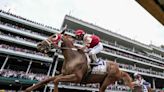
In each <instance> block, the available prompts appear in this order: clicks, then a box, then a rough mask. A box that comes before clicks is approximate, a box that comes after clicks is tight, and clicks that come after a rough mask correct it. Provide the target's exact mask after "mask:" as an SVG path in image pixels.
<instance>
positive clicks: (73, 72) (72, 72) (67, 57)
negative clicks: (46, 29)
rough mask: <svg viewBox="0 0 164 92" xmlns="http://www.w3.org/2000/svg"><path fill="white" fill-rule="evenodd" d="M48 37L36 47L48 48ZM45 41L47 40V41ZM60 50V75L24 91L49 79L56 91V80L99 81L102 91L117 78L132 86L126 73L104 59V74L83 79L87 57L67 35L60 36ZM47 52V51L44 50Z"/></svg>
mask: <svg viewBox="0 0 164 92" xmlns="http://www.w3.org/2000/svg"><path fill="white" fill-rule="evenodd" d="M52 37H53V36H51V37H49V38H48V39H47V40H46V41H42V42H41V43H40V44H39V45H38V48H39V50H42V51H44V50H45V49H46V48H47V47H48V48H49V46H50V44H48V43H51V39H52ZM47 41H49V42H48V43H47ZM58 48H60V49H61V50H62V54H63V56H64V62H63V66H62V71H61V74H60V75H57V76H55V77H50V78H48V79H46V80H43V81H41V82H39V83H37V84H35V85H34V86H31V87H29V88H27V89H26V90H25V91H26V92H29V91H32V90H34V89H37V88H38V87H41V86H43V85H45V84H47V83H49V82H50V81H54V87H55V88H54V92H58V82H72V83H85V84H86V83H99V84H100V88H99V92H104V91H105V89H106V87H107V86H108V85H110V84H112V83H114V82H115V81H117V80H120V79H123V80H124V84H125V85H127V86H129V87H130V88H132V79H131V77H130V76H129V75H128V73H125V72H123V71H121V70H120V69H119V66H118V65H117V64H116V63H115V62H112V61H106V66H107V68H106V73H105V74H90V76H89V78H88V79H85V80H83V79H84V77H85V76H86V73H87V71H88V65H87V57H86V55H85V53H84V52H83V51H82V50H78V49H77V48H76V47H75V46H74V44H73V38H72V37H70V36H67V35H63V36H62V45H61V47H58ZM45 52H47V51H45Z"/></svg>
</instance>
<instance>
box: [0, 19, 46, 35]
mask: <svg viewBox="0 0 164 92" xmlns="http://www.w3.org/2000/svg"><path fill="white" fill-rule="evenodd" d="M0 24H2V25H5V26H8V27H11V28H15V29H18V30H21V31H25V32H28V33H31V34H36V35H40V36H45V37H48V36H47V35H45V34H43V33H39V32H34V31H32V30H28V29H25V28H22V27H19V26H17V25H12V24H9V23H4V22H1V21H0Z"/></svg>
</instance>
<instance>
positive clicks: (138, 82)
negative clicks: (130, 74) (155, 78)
mask: <svg viewBox="0 0 164 92" xmlns="http://www.w3.org/2000/svg"><path fill="white" fill-rule="evenodd" d="M134 79H135V81H134V84H136V85H139V86H143V89H144V92H148V90H147V88H148V87H151V84H150V83H149V82H146V81H145V80H144V79H143V77H142V76H141V75H140V74H139V73H138V72H136V73H134Z"/></svg>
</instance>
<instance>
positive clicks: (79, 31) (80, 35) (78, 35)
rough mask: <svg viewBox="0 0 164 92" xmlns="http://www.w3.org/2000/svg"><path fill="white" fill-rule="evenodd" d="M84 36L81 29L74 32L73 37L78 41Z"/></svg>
mask: <svg viewBox="0 0 164 92" xmlns="http://www.w3.org/2000/svg"><path fill="white" fill-rule="evenodd" d="M84 34H85V31H84V30H82V29H78V30H76V31H75V37H76V38H77V39H79V40H82V39H83V36H84Z"/></svg>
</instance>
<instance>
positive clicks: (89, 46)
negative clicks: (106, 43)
mask: <svg viewBox="0 0 164 92" xmlns="http://www.w3.org/2000/svg"><path fill="white" fill-rule="evenodd" d="M75 37H76V39H77V40H82V41H83V42H84V44H85V46H84V47H82V48H81V49H82V50H84V51H85V52H87V53H88V55H89V56H90V57H91V59H92V61H93V62H92V64H93V65H94V63H95V64H96V61H97V57H96V54H98V53H99V52H100V51H102V50H103V45H102V43H101V42H100V38H99V37H98V36H96V35H91V34H86V33H85V32H84V30H82V29H78V30H76V31H75Z"/></svg>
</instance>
